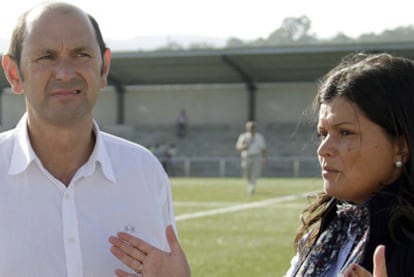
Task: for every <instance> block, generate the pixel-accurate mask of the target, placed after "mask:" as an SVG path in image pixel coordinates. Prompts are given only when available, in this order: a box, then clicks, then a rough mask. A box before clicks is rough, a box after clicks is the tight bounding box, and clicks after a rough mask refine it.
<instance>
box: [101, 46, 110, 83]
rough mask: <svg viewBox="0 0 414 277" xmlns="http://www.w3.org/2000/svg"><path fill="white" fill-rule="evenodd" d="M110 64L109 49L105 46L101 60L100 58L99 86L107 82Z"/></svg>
mask: <svg viewBox="0 0 414 277" xmlns="http://www.w3.org/2000/svg"><path fill="white" fill-rule="evenodd" d="M110 66H111V50H110V49H109V48H107V49H106V50H105V53H104V54H103V60H102V74H101V75H102V76H101V77H102V82H101V88H104V87H106V86H107V84H108V75H109V68H110Z"/></svg>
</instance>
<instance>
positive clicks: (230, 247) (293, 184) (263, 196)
mask: <svg viewBox="0 0 414 277" xmlns="http://www.w3.org/2000/svg"><path fill="white" fill-rule="evenodd" d="M171 184H172V191H173V200H174V209H175V214H176V217H177V225H178V230H179V237H180V241H181V244H182V246H183V248H184V250H185V251H186V254H187V257H188V259H189V262H190V265H191V269H192V274H193V276H194V277H204V276H214V277H230V276H238V277H244V276H245V277H247V276H249V277H250V276H264V277H266V276H283V274H284V273H285V272H286V270H287V269H288V267H289V265H290V259H291V258H292V256H293V255H294V252H295V250H294V247H293V239H294V236H295V232H296V229H297V227H298V225H299V223H300V221H299V215H300V213H301V211H302V210H303V209H304V208H305V207H306V205H307V199H306V198H298V199H292V200H288V201H283V202H277V200H275V202H274V203H271V204H267V205H262V206H258V207H248V208H245V209H240V210H236V211H231V212H226V213H219V214H215V215H210V216H204V217H199V218H191V219H183V220H181V219H180V218H182V216H183V215H189V214H193V213H196V212H206V211H211V210H217V209H223V208H228V207H234V206H237V207H244V206H242V205H244V204H252V205H253V204H255V203H263V201H269V200H270V199H278V198H280V197H284V196H287V195H296V194H303V193H305V192H314V191H316V190H319V189H321V185H322V183H321V180H320V179H319V178H312V179H311V178H309V179H308V178H307V179H305V178H298V179H289V178H283V179H282V178H262V179H260V180H259V183H258V187H257V193H256V194H254V195H252V196H249V195H247V193H246V186H245V181H244V180H242V179H239V178H172V179H171Z"/></svg>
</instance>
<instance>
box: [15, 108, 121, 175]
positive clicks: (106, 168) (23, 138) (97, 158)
mask: <svg viewBox="0 0 414 277" xmlns="http://www.w3.org/2000/svg"><path fill="white" fill-rule="evenodd" d="M93 132H94V133H95V136H96V142H95V148H94V150H93V152H92V154H91V156H90V157H89V160H88V161H87V164H88V165H89V166H88V167H91V168H92V169H93V171H94V170H95V166H96V164H98V163H99V164H100V165H101V168H102V172H103V174H104V175H105V177H106V178H107V179H108V180H110V181H112V182H113V183H115V182H116V178H115V174H114V171H113V168H112V164H111V160H110V159H109V155H108V152H107V150H106V147H105V143H104V139H103V136H102V133H101V131H100V129H99V126H98V124H97V123H96V121H94V122H93ZM35 160H36V161H39V163H40V160H39V158H38V157H37V155H36V153H35V152H34V150H33V148H32V145H31V143H30V139H29V134H28V131H27V114H24V115H23V117H22V118H21V119H20V121H19V123H18V124H17V126H16V132H15V138H14V143H13V152H12V157H11V162H10V166H9V171H8V173H9V174H10V175H14V174H19V173H21V172H23V171H24V170H26V169H27V167H28V166H29V165H30V163H31V162H32V161H35Z"/></svg>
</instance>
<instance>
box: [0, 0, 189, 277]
mask: <svg viewBox="0 0 414 277" xmlns="http://www.w3.org/2000/svg"><path fill="white" fill-rule="evenodd" d="M110 60H111V53H110V50H109V49H107V48H106V46H105V43H104V42H103V40H102V35H101V33H100V30H99V26H98V24H97V23H96V21H95V20H94V19H93V17H91V16H90V15H88V14H86V13H85V12H83V11H82V10H80V9H79V8H77V7H74V6H72V5H69V4H65V3H46V4H42V5H40V6H37V7H35V8H33V9H31V10H29V11H28V12H26V13H25V14H24V15H23V16H22V17H21V18H20V19H19V21H18V23H17V25H16V28H15V30H14V32H13V35H12V41H11V46H10V49H9V52H8V53H7V54H5V55H3V57H2V67H3V70H4V72H5V75H6V77H7V80H8V81H9V83H10V85H11V87H12V89H13V91H14V92H15V93H17V94H24V96H25V100H26V113H25V114H24V116H23V117H22V119H21V120H20V122H19V123H18V125H17V127H16V128H15V129H13V130H10V131H7V132H5V133H2V134H0V155H1V159H0V174H1V182H0V226H1V228H0V245H1V247H0V276H43V277H44V276H51V277H56V276H70V277H75V276H76V277H80V276H100V277H102V276H113V274H114V271H115V270H116V269H118V270H117V274H118V276H125V274H127V273H128V272H129V273H131V272H133V271H135V272H136V273H139V274H140V273H144V272H148V274H146V275H145V276H146V277H147V276H148V277H149V276H163V275H160V274H153V273H152V272H151V268H152V267H159V268H163V267H165V266H168V265H169V264H168V260H169V257H171V256H174V255H175V256H179V257H181V259H182V264H183V268H184V270H188V268H186V267H185V266H188V265H187V264H186V260H185V255H184V253H183V252H182V250H181V248H180V247H179V245H178V242H177V240H176V237H175V235H174V229H175V228H176V227H175V221H174V213H173V208H172V203H171V202H172V200H171V191H170V185H169V181H168V177H167V176H166V174H165V172H164V170H163V169H162V167H161V166H160V164H159V162H158V160H157V159H156V158H155V157H154V156H153V155H152V154H151V153H150V152H149V151H147V150H146V149H145V148H143V147H141V146H140V145H137V144H134V143H132V142H128V141H125V140H123V139H120V138H117V137H114V136H111V135H109V134H106V133H104V132H102V131H100V130H99V127H98V125H97V123H96V122H95V121H94V119H93V109H94V106H95V104H96V100H97V97H98V93H99V90H100V89H101V88H103V87H105V86H106V84H107V76H108V73H109V67H110ZM167 226H168V228H167ZM165 230H167V236H166V233H165ZM119 232H122V233H119ZM125 233H129V234H131V235H134V236H137V237H139V238H141V239H142V243H141V246H145V249H146V252H145V253H142V255H141V256H140V260H139V261H138V260H134V262H131V260H128V261H127V262H126V261H125V260H124V259H123V256H122V251H123V250H124V249H125V246H126V245H128V243H125V242H124V241H123V240H122V239H121V240H119V242H120V244H121V246H122V247H120V248H119V249H114V248H112V249H111V251H110V250H109V248H110V244H109V243H108V238H109V237H110V236H111V235H114V234H118V236H119V237H121V238H122V236H125V235H126V234H125ZM111 237H112V236H111ZM167 237H168V239H167ZM110 240H112V239H110ZM161 250H162V251H161ZM135 251H136V252H137V251H139V249H138V248H136V249H135ZM169 251H171V252H169ZM111 252H112V253H113V254H114V255H115V256H113V255H112V254H111ZM154 256H155V257H158V260H151V257H154ZM159 257H163V259H164V260H160V259H159ZM117 258H118V259H117ZM147 258H148V259H147ZM166 261H167V262H166ZM126 265H128V266H126ZM147 265H148V267H147V268H146V266H147ZM168 269H169V268H168ZM188 271H189V270H188ZM131 276H136V275H131ZM176 276H180V275H179V274H177V275H176Z"/></svg>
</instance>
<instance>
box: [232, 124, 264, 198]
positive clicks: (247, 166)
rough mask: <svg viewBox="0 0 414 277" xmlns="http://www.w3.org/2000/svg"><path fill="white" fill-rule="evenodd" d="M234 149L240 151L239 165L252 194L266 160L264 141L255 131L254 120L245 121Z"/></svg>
mask: <svg viewBox="0 0 414 277" xmlns="http://www.w3.org/2000/svg"><path fill="white" fill-rule="evenodd" d="M236 149H237V150H238V151H239V152H240V156H241V164H240V165H241V169H242V172H243V176H244V177H245V178H247V182H248V192H249V194H254V193H255V191H256V182H257V179H258V178H259V177H260V174H261V172H262V168H263V166H264V164H265V162H266V142H265V139H264V137H263V135H262V134H260V133H258V132H256V123H255V122H254V121H248V122H247V123H246V132H244V133H242V134H240V136H239V138H238V139H237V143H236Z"/></svg>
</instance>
